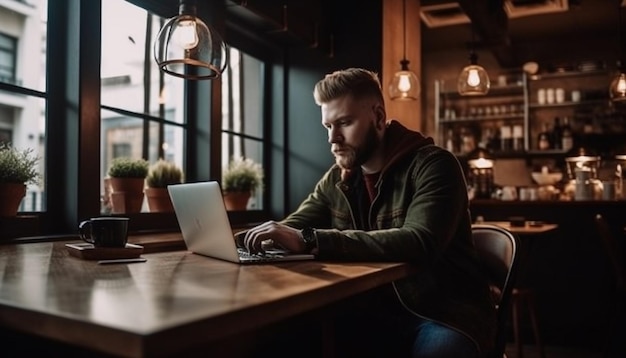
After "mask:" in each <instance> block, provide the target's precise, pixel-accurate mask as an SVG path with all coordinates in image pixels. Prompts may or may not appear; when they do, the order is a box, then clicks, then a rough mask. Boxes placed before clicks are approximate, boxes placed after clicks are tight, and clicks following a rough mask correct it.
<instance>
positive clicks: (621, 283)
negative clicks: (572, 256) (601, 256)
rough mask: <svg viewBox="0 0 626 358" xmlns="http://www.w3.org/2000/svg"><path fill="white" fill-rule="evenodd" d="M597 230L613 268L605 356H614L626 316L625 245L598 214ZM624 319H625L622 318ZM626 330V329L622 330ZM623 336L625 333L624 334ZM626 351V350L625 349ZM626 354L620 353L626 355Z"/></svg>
mask: <svg viewBox="0 0 626 358" xmlns="http://www.w3.org/2000/svg"><path fill="white" fill-rule="evenodd" d="M595 224H596V229H597V230H598V234H599V236H600V241H601V243H602V248H603V249H604V250H603V251H604V253H605V255H606V257H607V259H608V261H609V264H610V266H611V275H612V281H611V284H612V287H611V296H610V298H609V302H608V305H609V306H608V307H609V310H610V311H609V313H608V315H609V319H608V322H607V333H606V342H605V347H604V356H605V357H609V356H613V355H612V354H613V353H611V350H612V348H613V345H615V344H618V341H622V340H623V337H618V335H620V334H619V333H618V325H619V324H622V325H624V323H623V322H621V323H620V317H623V315H624V308H625V305H626V267H625V266H624V256H623V255H624V251H623V250H624V247H623V245H625V243H623V242H622V243H620V242H618V239H617V237H616V235H615V233H614V232H613V231H612V230H611V227H610V225H609V223H608V222H607V220H606V219H605V218H604V217H603V216H602V215H601V214H596V217H595ZM622 319H623V318H622ZM622 329H625V330H626V328H622ZM622 334H623V333H622ZM623 349H626V348H623ZM624 353H626V352H620V353H617V354H618V356H620V355H619V354H624Z"/></svg>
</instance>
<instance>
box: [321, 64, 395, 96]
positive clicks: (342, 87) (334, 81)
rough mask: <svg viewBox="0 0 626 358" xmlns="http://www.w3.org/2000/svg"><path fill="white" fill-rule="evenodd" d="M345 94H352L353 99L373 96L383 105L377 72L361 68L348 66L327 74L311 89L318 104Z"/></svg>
mask: <svg viewBox="0 0 626 358" xmlns="http://www.w3.org/2000/svg"><path fill="white" fill-rule="evenodd" d="M345 95H352V96H353V97H354V98H355V99H363V98H372V97H373V98H376V99H377V100H379V101H380V103H381V104H383V105H384V102H383V101H384V100H383V94H382V91H381V89H380V80H379V79H378V74H377V73H376V72H372V71H368V70H365V69H362V68H348V69H345V70H340V71H335V72H333V73H330V74H327V75H326V76H325V77H324V78H323V79H322V80H320V81H319V82H317V84H316V85H315V89H314V90H313V97H314V98H315V103H317V104H318V105H322V104H323V103H327V102H329V101H332V100H334V99H337V98H340V97H343V96H345Z"/></svg>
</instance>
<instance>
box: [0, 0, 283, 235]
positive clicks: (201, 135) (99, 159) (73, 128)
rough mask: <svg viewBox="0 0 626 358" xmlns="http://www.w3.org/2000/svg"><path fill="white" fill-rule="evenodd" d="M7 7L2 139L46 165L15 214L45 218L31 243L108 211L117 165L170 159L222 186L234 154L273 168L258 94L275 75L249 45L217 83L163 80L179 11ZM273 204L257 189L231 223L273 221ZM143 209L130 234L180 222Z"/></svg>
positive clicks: (134, 3)
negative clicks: (162, 63)
mask: <svg viewBox="0 0 626 358" xmlns="http://www.w3.org/2000/svg"><path fill="white" fill-rule="evenodd" d="M4 4H5V3H4V2H0V141H2V142H11V143H12V144H13V145H14V146H15V147H18V148H24V149H25V148H32V149H33V150H34V151H35V153H36V154H37V155H38V156H39V157H40V158H41V161H40V172H41V173H42V174H43V180H42V181H41V184H40V185H34V186H32V187H29V188H28V191H29V194H28V196H27V197H26V198H25V199H24V200H23V203H22V206H21V208H20V211H21V212H22V213H24V212H27V213H33V214H35V215H34V216H35V217H37V218H38V219H37V220H39V221H38V223H37V228H36V230H38V231H37V233H36V235H46V234H67V233H71V232H75V230H76V225H77V223H78V222H80V221H82V220H84V219H85V218H88V217H93V216H98V215H102V214H103V213H107V212H108V210H107V207H106V206H105V205H103V204H105V202H104V200H103V199H104V198H105V197H104V178H105V176H106V174H107V171H108V167H109V165H110V163H111V160H112V159H113V158H116V157H133V158H144V159H146V160H148V161H149V162H150V163H153V162H155V161H156V160H157V159H159V158H164V159H165V160H168V161H172V162H174V163H176V164H177V165H179V166H180V167H181V168H183V170H184V172H185V179H186V181H190V182H193V181H203V180H211V179H215V180H218V179H220V178H219V175H220V168H221V167H222V164H223V163H222V162H224V163H225V162H227V158H231V157H233V156H245V157H248V158H252V159H253V160H255V161H256V162H258V163H261V164H262V165H263V166H264V168H265V169H267V167H269V165H268V163H267V162H266V161H267V160H268V148H269V145H270V141H269V136H268V135H267V133H269V132H268V127H269V126H268V125H267V123H269V121H270V120H271V117H270V116H269V112H268V109H267V103H269V98H266V97H268V96H266V93H267V89H266V88H263V87H267V82H268V81H267V78H268V76H269V70H268V68H270V67H271V66H268V60H261V59H260V58H259V57H258V55H259V54H258V52H259V51H258V50H257V49H256V48H255V51H256V52H255V54H254V56H253V55H252V54H250V53H247V52H246V50H245V49H246V44H245V41H244V42H241V41H240V42H238V46H237V48H231V49H230V50H229V51H230V52H231V60H232V63H231V66H232V67H230V68H229V69H228V71H227V73H225V74H224V76H223V78H222V81H221V82H219V81H187V80H183V79H180V78H177V77H173V76H169V75H165V74H164V73H162V72H161V71H160V70H159V69H158V68H157V67H156V65H155V62H154V59H153V53H152V51H153V41H154V40H155V38H156V35H157V33H158V30H159V29H160V28H161V26H162V25H163V23H164V21H165V20H166V18H167V17H169V16H172V15H174V14H176V13H177V11H178V9H177V8H178V7H177V4H175V2H168V3H165V2H161V1H158V0H126V1H125V0H106V1H104V0H103V1H95V2H84V1H82V0H67V1H63V2H59V3H56V2H55V3H54V6H53V7H52V6H51V7H49V6H48V1H47V0H29V1H28V2H21V1H20V2H9V4H10V7H11V9H8V8H4V7H3V6H5V5H4ZM211 6H214V4H212V3H206V4H204V5H203V6H202V7H199V11H204V16H203V14H199V15H200V16H201V17H203V18H208V17H209V16H207V14H206V13H207V12H210V10H211ZM200 8H201V9H202V10H200ZM77 34H80V36H77ZM242 44H243V46H241V45H242ZM220 85H223V86H224V87H222V88H220V87H219V86H220ZM220 90H221V91H220ZM222 98H224V100H223V101H222V102H220V100H222ZM222 105H224V108H223V109H222V108H221V106H222ZM222 111H223V112H224V113H225V114H224V115H222ZM222 144H223V145H222ZM46 171H48V172H49V173H52V174H53V175H46V174H48V173H46ZM266 173H267V171H266ZM47 188H51V189H50V190H46V189H47ZM268 197H269V195H268V194H267V190H266V191H265V192H262V191H259V192H258V193H257V196H256V197H255V198H254V199H253V200H252V201H251V203H250V205H249V209H250V211H249V212H246V213H235V214H234V216H235V218H234V219H235V220H233V223H242V222H245V221H258V220H260V219H259V217H261V216H263V215H265V216H266V213H265V212H264V211H266V210H267V209H266V208H267V207H269V206H268V204H267V203H268ZM147 210H148V209H147V205H145V204H144V206H143V212H142V213H140V214H136V215H134V216H133V215H129V216H131V230H145V229H152V230H160V229H172V228H176V227H177V222H176V218H175V216H174V215H173V213H172V214H167V215H161V214H152V213H147ZM31 217H32V216H31ZM1 231H2V228H0V234H2V232H1Z"/></svg>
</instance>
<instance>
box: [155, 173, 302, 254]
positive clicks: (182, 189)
mask: <svg viewBox="0 0 626 358" xmlns="http://www.w3.org/2000/svg"><path fill="white" fill-rule="evenodd" d="M167 189H168V191H169V194H170V198H171V199H172V204H173V206H174V211H175V212H176V218H177V219H178V224H179V226H180V229H181V232H182V234H183V240H184V241H185V244H186V245H187V249H188V250H189V251H191V252H193V253H196V254H200V255H204V256H209V257H213V258H216V259H221V260H226V261H231V262H236V263H242V264H248V263H267V262H280V261H294V260H312V259H313V258H314V256H313V255H309V254H290V253H289V252H287V251H285V250H278V249H273V250H267V251H266V252H265V254H251V253H249V252H248V251H246V250H245V249H243V248H239V247H237V244H236V240H235V237H234V235H233V232H232V229H231V226H230V221H229V220H228V214H227V212H226V207H225V206H224V199H223V197H222V190H221V188H220V185H219V183H218V182H216V181H207V182H199V183H184V184H175V185H169V186H168V187H167Z"/></svg>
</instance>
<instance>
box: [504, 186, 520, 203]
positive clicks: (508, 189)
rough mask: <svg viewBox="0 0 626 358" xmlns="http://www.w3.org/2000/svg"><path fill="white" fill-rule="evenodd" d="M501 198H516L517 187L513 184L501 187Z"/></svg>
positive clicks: (508, 199) (507, 199)
mask: <svg viewBox="0 0 626 358" xmlns="http://www.w3.org/2000/svg"><path fill="white" fill-rule="evenodd" d="M502 200H506V201H511V200H517V188H516V187H514V186H505V187H502Z"/></svg>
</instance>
